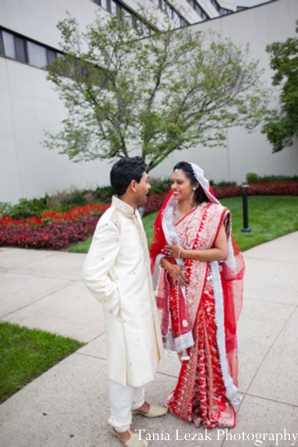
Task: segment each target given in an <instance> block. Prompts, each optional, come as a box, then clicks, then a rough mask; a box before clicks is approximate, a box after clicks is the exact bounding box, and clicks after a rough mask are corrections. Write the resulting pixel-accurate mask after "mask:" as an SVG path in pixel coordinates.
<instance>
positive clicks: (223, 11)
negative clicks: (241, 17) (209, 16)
mask: <svg viewBox="0 0 298 447" xmlns="http://www.w3.org/2000/svg"><path fill="white" fill-rule="evenodd" d="M210 1H211V4H212V5H213V6H214V8H215V9H216V10H217V12H218V13H219V15H221V16H225V15H227V14H232V12H233V11H231V10H230V9H225V8H222V7H221V6H219V4H218V3H217V1H216V0H210Z"/></svg>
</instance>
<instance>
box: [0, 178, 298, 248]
mask: <svg viewBox="0 0 298 447" xmlns="http://www.w3.org/2000/svg"><path fill="white" fill-rule="evenodd" d="M214 193H215V195H216V197H217V198H218V199H223V198H226V197H237V196H241V195H242V188H241V186H236V185H230V186H222V187H220V188H219V187H216V186H215V187H214ZM248 195H251V196H253V195H294V196H297V195H298V183H297V182H295V181H288V182H280V181H274V182H261V183H257V184H252V185H250V187H249V189H248ZM166 196H167V193H162V194H156V193H152V194H151V195H150V196H149V197H148V198H147V202H146V204H145V205H144V206H143V208H144V210H145V214H149V213H152V212H154V211H157V210H159V209H160V208H161V206H162V204H163V202H164V200H165V198H166ZM108 207H109V205H97V204H93V205H86V206H84V207H76V208H74V209H71V210H69V211H67V212H61V211H57V212H54V211H47V212H45V213H43V214H41V216H33V217H28V218H27V219H11V217H10V216H8V215H4V216H3V217H2V218H1V219H0V246H14V247H22V248H43V249H51V250H59V249H63V248H66V247H67V246H69V245H71V244H74V243H76V242H80V241H84V240H86V239H87V238H88V237H90V236H91V235H92V234H93V233H94V230H95V227H96V224H97V222H98V219H99V217H100V216H101V214H102V213H103V212H104V211H105V210H106V209H107V208H108Z"/></svg>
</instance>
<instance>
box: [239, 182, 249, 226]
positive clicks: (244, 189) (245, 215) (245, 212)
mask: <svg viewBox="0 0 298 447" xmlns="http://www.w3.org/2000/svg"><path fill="white" fill-rule="evenodd" d="M241 188H242V203H243V228H242V230H241V231H243V232H244V233H249V232H250V231H251V229H250V228H249V226H248V205H247V190H248V188H249V185H241Z"/></svg>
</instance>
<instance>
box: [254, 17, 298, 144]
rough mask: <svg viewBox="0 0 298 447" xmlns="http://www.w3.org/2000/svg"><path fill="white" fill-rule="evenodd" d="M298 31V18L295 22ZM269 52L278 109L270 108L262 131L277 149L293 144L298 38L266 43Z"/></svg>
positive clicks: (297, 118)
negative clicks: (276, 88)
mask: <svg viewBox="0 0 298 447" xmlns="http://www.w3.org/2000/svg"><path fill="white" fill-rule="evenodd" d="M296 24H297V27H296V32H298V21H297V22H296ZM266 51H267V52H268V53H270V54H271V58H270V66H271V68H272V69H273V70H275V74H274V75H273V77H272V84H273V85H282V87H281V93H280V104H281V107H280V110H279V111H278V110H276V109H275V110H271V111H270V112H269V114H268V117H267V118H266V124H265V125H264V126H263V129H262V132H263V133H266V134H267V139H268V140H269V141H270V143H272V145H273V152H279V151H281V150H282V149H284V148H285V147H289V146H292V145H293V139H294V137H295V136H297V135H298V38H297V37H296V38H289V39H287V40H286V41H285V42H274V43H272V44H271V45H267V47H266Z"/></svg>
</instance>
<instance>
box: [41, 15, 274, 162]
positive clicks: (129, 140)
mask: <svg viewBox="0 0 298 447" xmlns="http://www.w3.org/2000/svg"><path fill="white" fill-rule="evenodd" d="M146 22H147V23H148V24H150V26H151V32H150V35H149V37H148V38H146V39H140V38H141V37H144V28H142V27H141V26H138V27H137V28H136V29H134V28H131V26H130V25H129V24H127V22H126V21H125V20H121V18H119V17H116V16H110V18H109V19H106V18H105V19H102V18H100V17H97V18H96V20H95V22H94V23H93V24H91V25H90V26H89V27H88V30H87V32H86V33H81V32H80V30H79V26H78V24H77V22H76V21H75V20H74V19H72V18H68V19H67V20H65V21H64V22H60V23H59V25H58V27H59V29H60V31H61V35H62V50H63V51H65V53H67V55H66V57H65V59H64V60H59V61H55V62H54V64H53V65H52V66H51V67H50V70H49V76H48V79H49V80H50V81H52V82H53V83H54V85H55V88H56V90H57V91H58V93H59V95H60V98H61V100H62V101H64V104H65V107H66V109H67V111H68V117H67V119H66V120H65V121H64V129H63V131H62V132H60V133H58V134H57V135H52V134H50V133H47V134H46V136H47V140H46V142H45V145H46V146H47V147H49V148H54V147H58V148H59V150H60V152H61V153H63V154H67V155H68V156H69V158H70V159H71V160H73V161H78V160H86V161H88V160H93V159H95V158H100V159H104V158H115V157H123V156H128V155H129V153H130V152H131V151H134V153H136V152H137V153H139V154H140V155H141V156H142V157H143V159H144V160H145V161H146V162H147V164H148V166H149V170H150V169H152V168H154V167H155V166H157V165H158V164H159V163H160V162H161V161H162V160H164V159H165V158H166V157H167V156H168V155H169V154H170V153H171V152H173V151H175V150H182V149H187V148H189V147H190V146H193V145H195V144H198V143H200V144H203V145H205V146H214V145H217V144H220V145H222V144H224V140H225V132H224V129H225V128H227V127H230V126H238V125H239V126H243V127H245V128H247V129H249V130H251V129H253V128H254V127H255V126H256V125H257V124H258V123H259V122H260V121H261V120H262V118H263V116H264V113H265V110H266V105H267V95H266V90H265V89H264V88H263V86H262V83H261V81H260V78H261V75H262V72H261V71H260V70H259V69H258V64H257V62H255V61H249V49H248V47H246V48H241V47H237V46H236V45H234V44H233V43H232V42H231V41H230V40H229V39H227V40H221V39H220V38H219V36H218V35H217V34H216V33H212V32H207V33H202V32H194V31H193V30H192V29H191V28H189V29H186V28H184V29H183V30H176V31H175V30H173V29H171V28H170V26H169V27H168V29H167V30H165V31H164V32H160V31H156V30H157V28H158V27H157V23H155V22H154V19H152V18H150V17H148V18H146Z"/></svg>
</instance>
